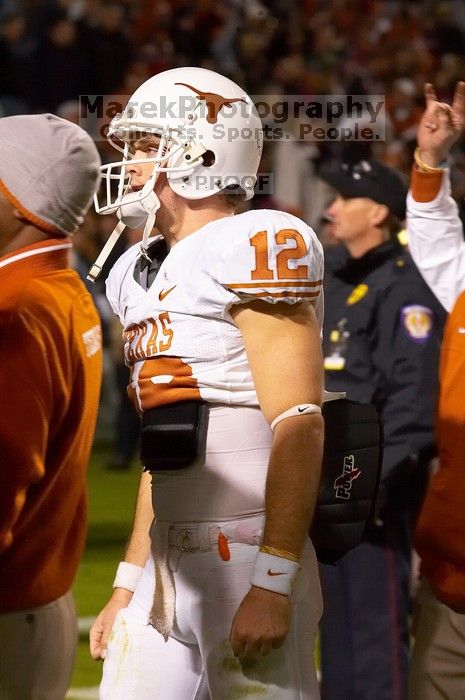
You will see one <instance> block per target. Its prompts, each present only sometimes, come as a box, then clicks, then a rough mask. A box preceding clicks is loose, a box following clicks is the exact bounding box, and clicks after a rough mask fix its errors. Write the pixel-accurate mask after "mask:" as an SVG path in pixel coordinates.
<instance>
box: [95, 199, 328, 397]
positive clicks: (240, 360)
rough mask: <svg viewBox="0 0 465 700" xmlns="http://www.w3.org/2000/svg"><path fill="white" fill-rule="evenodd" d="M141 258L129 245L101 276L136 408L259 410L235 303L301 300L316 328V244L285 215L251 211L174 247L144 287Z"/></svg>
mask: <svg viewBox="0 0 465 700" xmlns="http://www.w3.org/2000/svg"><path fill="white" fill-rule="evenodd" d="M139 255H140V247H139V245H138V244H137V245H135V246H133V247H132V248H130V249H129V250H128V251H126V253H125V254H124V255H122V256H121V258H120V259H119V260H118V261H117V262H116V264H115V265H114V267H113V269H112V270H111V272H110V274H109V276H108V279H107V296H108V299H109V301H110V304H111V306H112V308H113V310H114V311H115V313H116V314H117V315H118V316H119V317H120V320H121V322H122V324H123V326H124V331H123V337H124V341H125V359H126V363H127V364H128V366H129V367H130V370H131V379H130V388H129V393H130V395H131V397H132V398H133V400H134V402H135V404H136V406H137V408H138V409H139V410H142V411H144V410H147V409H148V408H152V407H154V406H158V405H162V404H166V403H173V402H175V401H181V400H185V399H191V398H197V399H203V400H206V401H212V402H218V403H228V404H231V403H232V404H238V405H246V406H258V400H257V396H256V393H255V389H254V385H253V381H252V375H251V372H250V368H249V366H248V362H247V356H246V352H245V348H244V345H243V342H242V336H241V334H240V332H239V330H238V328H237V327H236V325H235V324H234V322H233V320H232V318H231V316H230V313H229V310H230V308H231V307H232V306H233V305H234V304H241V303H245V302H248V301H250V300H252V299H261V300H263V301H265V302H268V303H271V304H274V303H277V302H286V303H288V304H295V303H297V302H301V301H307V302H310V303H312V304H313V305H314V307H315V312H316V316H317V319H318V322H319V323H320V325H321V321H322V308H323V300H322V293H321V284H322V279H323V252H322V248H321V244H320V243H319V241H318V239H317V237H316V235H315V233H314V232H313V230H312V229H311V228H310V227H309V226H307V225H306V224H305V223H304V222H303V221H301V220H300V219H298V218H296V217H294V216H291V215H290V214H287V213H284V212H278V211H271V210H255V211H249V212H245V213H244V214H239V215H237V216H232V217H226V218H224V219H220V220H217V221H214V222H211V223H209V224H207V225H206V226H204V227H202V228H201V229H199V230H198V231H196V232H194V233H192V234H190V235H189V236H187V237H186V238H183V239H182V240H180V241H178V242H177V243H176V245H175V246H173V248H172V249H171V250H170V252H169V254H168V255H167V257H166V258H165V260H164V261H163V263H162V264H161V267H160V269H159V271H158V274H157V276H156V278H155V279H154V281H153V282H152V284H151V286H150V287H149V288H148V289H147V290H145V289H144V288H143V287H142V286H141V285H140V284H139V283H138V282H137V281H136V279H135V278H134V267H135V264H136V261H137V259H138V257H139Z"/></svg>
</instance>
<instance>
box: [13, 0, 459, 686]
mask: <svg viewBox="0 0 465 700" xmlns="http://www.w3.org/2000/svg"><path fill="white" fill-rule="evenodd" d="M185 65H196V66H202V67H205V68H209V69H212V70H217V71H219V72H220V73H223V74H225V75H228V76H229V77H231V78H232V79H233V80H235V81H236V82H238V83H239V84H241V85H242V86H243V87H244V88H245V89H246V90H247V91H248V92H249V93H250V94H251V95H270V96H271V95H272V96H275V99H281V97H282V96H284V95H305V96H311V95H322V94H328V95H331V94H332V95H346V94H352V95H370V94H377V95H385V100H386V102H385V105H386V122H385V127H386V139H385V140H384V141H382V142H378V143H376V144H375V145H374V146H373V148H371V147H370V145H369V144H366V143H365V144H361V143H357V142H354V143H351V144H349V145H345V146H342V145H341V144H337V143H327V142H323V143H312V142H305V143H302V142H295V141H293V142H290V143H287V144H282V143H271V142H268V143H266V144H265V152H264V160H263V164H262V166H261V170H262V172H264V173H268V172H271V173H273V176H274V180H273V182H274V189H273V191H272V192H271V193H266V194H261V195H259V196H258V197H257V198H256V200H254V202H255V203H254V206H267V207H271V208H272V207H276V208H282V209H286V210H288V211H290V212H292V213H294V214H297V215H300V216H302V217H303V218H305V219H306V220H307V221H308V222H309V223H311V224H312V225H313V226H314V227H315V228H316V230H317V232H318V233H319V235H320V236H321V237H322V238H323V240H324V242H325V243H326V244H330V242H331V231H330V225H329V224H328V222H326V221H325V220H324V208H325V206H326V204H327V202H328V198H329V196H330V193H329V192H328V191H327V190H326V189H325V186H323V185H322V183H321V181H320V180H319V179H318V170H319V168H320V167H321V165H322V164H323V163H327V162H328V161H337V160H339V161H340V160H341V159H347V158H351V159H357V160H358V159H360V158H363V157H368V156H369V155H373V156H375V157H377V158H379V159H380V160H382V161H384V162H386V163H387V164H389V165H392V166H394V167H397V168H398V169H399V170H400V171H401V172H402V173H403V175H404V176H405V177H406V178H407V177H408V173H409V169H410V164H411V159H412V152H413V146H414V138H415V129H416V124H417V123H418V120H419V116H420V115H421V113H422V111H423V84H424V82H425V81H430V82H433V83H434V85H435V87H436V91H437V94H438V97H439V99H444V100H449V99H450V97H451V95H452V93H453V89H454V86H455V83H456V81H457V80H459V79H464V78H465V4H464V3H463V2H461V0H451V1H450V2H438V1H435V0H430V1H420V0H417V1H416V2H415V1H413V2H412V1H410V2H396V1H394V0H392V1H385V0H334V1H333V2H331V1H327V0H324V1H322V0H321V1H319V0H267V1H265V0H224V1H223V2H222V3H218V2H215V1H214V0H197V1H193V0H157V1H153V0H120V1H111V0H109V1H105V0H56V1H54V0H0V116H9V115H13V114H20V113H25V112H42V111H51V112H55V113H58V114H59V115H60V116H63V117H65V118H69V119H72V120H74V121H77V122H79V120H80V113H79V104H78V102H77V100H78V97H79V95H96V94H102V95H112V94H117V95H127V96H129V95H130V94H131V93H132V92H133V91H134V89H135V88H136V87H137V86H138V85H139V84H140V83H142V82H143V81H144V80H146V79H147V78H148V77H150V76H151V75H153V74H155V73H158V72H160V71H162V70H166V69H168V68H173V67H178V66H185ZM97 145H98V147H99V150H100V151H101V156H102V160H103V161H107V160H108V159H109V156H110V152H109V151H108V147H107V145H106V144H105V143H104V142H103V141H99V142H98V144H97ZM453 160H454V168H453V170H452V174H453V183H452V185H453V194H454V196H455V198H456V199H457V200H458V202H459V207H460V210H461V212H462V214H463V212H464V206H463V201H464V196H465V154H464V150H463V144H459V146H458V147H457V148H456V149H455V152H454V154H453ZM112 225H113V221H112V219H111V217H104V218H102V217H97V216H96V215H95V214H94V213H92V212H91V213H89V215H88V217H87V219H86V222H85V225H84V227H83V229H82V231H81V232H80V233H79V234H78V235H77V237H76V251H75V266H76V269H77V270H78V271H79V272H80V274H82V276H83V277H85V274H86V272H87V269H88V267H89V265H90V263H91V262H92V261H93V259H94V258H95V257H96V255H97V253H98V251H99V249H100V247H101V243H102V241H103V240H105V239H106V237H107V235H108V233H109V231H110V230H111V228H112ZM130 235H131V236H132V239H133V240H134V239H136V238H137V236H138V232H135V233H131V234H130ZM127 242H130V241H127ZM91 291H92V293H93V294H94V298H95V300H96V303H97V306H98V308H99V310H100V312H101V315H102V322H103V325H104V337H105V354H106V359H105V378H104V387H103V391H102V405H101V411H100V417H99V424H98V430H97V435H96V440H95V446H94V450H93V454H92V459H91V463H90V466H89V497H90V523H89V536H88V542H87V547H86V552H85V556H84V559H83V562H82V564H81V567H80V570H79V574H78V577H77V581H76V585H75V587H74V592H75V596H76V601H77V607H78V612H79V616H80V623H81V628H82V635H81V641H80V644H79V652H78V657H77V662H76V669H75V674H74V678H73V683H72V685H73V689H72V690H71V691H70V694H69V697H70V698H73V699H74V700H79V698H95V697H97V696H96V689H95V686H96V685H97V683H98V680H99V676H100V666H99V664H96V663H95V662H93V661H91V659H90V657H89V656H88V652H87V639H86V629H87V627H88V624H89V618H91V617H92V616H94V615H95V614H96V613H97V612H98V611H99V610H100V608H101V606H102V605H103V604H104V602H105V601H106V599H107V597H108V594H109V591H110V586H111V582H112V578H113V574H114V567H115V563H116V562H117V561H119V559H120V558H121V553H122V550H123V548H124V543H125V541H126V538H127V535H128V532H129V528H130V523H131V519H132V513H133V507H134V498H135V491H136V488H137V481H138V469H137V459H136V457H135V456H134V455H135V452H136V449H137V445H136V441H135V439H134V438H133V437H131V435H130V436H129V437H128V438H127V439H126V441H125V440H124V439H123V440H121V438H122V437H124V435H122V433H123V432H124V431H122V429H121V427H120V426H121V425H126V421H128V420H130V419H129V418H128V414H127V412H126V411H127V406H126V405H125V404H123V412H122V414H119V408H118V407H119V404H120V402H121V401H124V395H123V385H124V370H122V365H121V345H120V339H119V336H120V332H119V329H118V327H117V325H116V324H115V322H114V321H113V320H112V318H111V314H110V313H109V309H108V307H107V305H106V302H105V298H104V289H103V285H97V286H96V287H93V288H92V290H91ZM118 419H119V423H118ZM109 467H113V468H112V469H109Z"/></svg>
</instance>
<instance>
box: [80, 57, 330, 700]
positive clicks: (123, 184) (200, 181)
mask: <svg viewBox="0 0 465 700" xmlns="http://www.w3.org/2000/svg"><path fill="white" fill-rule="evenodd" d="M109 138H110V140H111V141H112V142H113V143H115V145H116V146H117V147H118V148H120V150H121V151H122V153H123V155H122V159H121V161H120V162H118V163H110V164H109V165H107V166H104V169H103V170H104V175H106V177H107V187H106V189H105V196H106V200H105V202H104V203H103V204H101V203H98V204H97V208H98V210H99V211H100V212H101V213H107V212H112V211H116V213H117V215H118V216H119V218H120V219H121V224H120V225H119V227H117V228H118V230H117V231H116V233H115V236H117V235H118V233H119V231H120V230H121V228H122V227H123V226H124V225H129V226H139V225H141V223H144V222H145V230H144V236H143V240H142V242H141V244H137V245H135V246H133V247H132V248H130V249H129V250H128V251H127V252H126V253H125V254H124V255H123V256H122V257H121V258H120V259H119V260H118V261H117V263H116V264H115V265H114V267H113V269H112V270H111V272H110V274H109V276H108V279H107V295H108V299H109V301H110V304H111V305H112V307H113V309H114V311H115V313H116V314H117V315H118V316H119V318H120V320H121V323H122V324H123V327H124V331H123V335H124V339H125V354H126V363H127V365H128V367H129V372H130V379H129V388H128V390H129V394H130V396H131V398H132V400H133V402H134V405H135V407H136V409H137V410H138V411H139V413H140V415H141V417H142V438H141V443H142V450H141V458H142V463H143V466H144V472H143V474H142V478H141V484H140V490H139V496H138V502H137V508H136V514H135V522H134V529H133V533H132V536H131V539H130V543H129V546H128V549H127V552H126V556H125V561H124V562H122V563H120V565H119V567H118V571H117V575H116V579H115V582H114V593H113V595H112V597H111V599H110V601H109V603H108V604H107V605H106V607H105V608H104V609H103V611H102V612H101V613H100V615H99V616H98V618H97V621H96V622H95V624H94V626H93V628H92V630H91V641H90V647H91V654H92V656H93V657H94V658H105V663H104V667H103V680H102V684H101V689H100V697H101V698H102V699H104V700H106V699H110V698H111V700H119V699H121V700H123V699H124V700H126V699H127V698H128V697H131V698H137V700H145V699H147V700H148V699H149V698H150V699H151V700H152V699H153V698H156V697H159V698H163V700H188V699H189V700H191V699H193V698H197V699H198V700H199V699H203V700H208V699H211V700H224V699H225V698H232V697H244V696H245V695H252V694H259V695H260V697H263V698H276V699H277V700H278V699H279V700H297V699H299V700H302V699H303V698H305V699H306V700H314V699H315V698H318V697H319V691H318V684H317V679H316V674H315V669H314V666H313V646H314V641H315V636H316V632H317V625H318V621H319V618H320V615H321V592H320V584H319V579H318V572H317V564H316V557H315V551H314V548H313V545H312V543H311V541H310V539H309V537H308V529H309V524H310V521H311V518H312V514H313V509H314V506H315V501H316V496H317V490H318V483H319V476H320V464H321V455H322V447H323V421H322V417H321V408H320V407H321V402H322V393H323V390H322V375H323V369H322V353H321V344H320V332H321V322H322V307H323V302H322V295H321V282H322V276H323V254H322V248H321V245H320V243H319V241H318V240H317V238H316V235H315V233H314V232H313V230H312V229H310V228H309V227H308V226H307V225H306V224H305V223H304V222H302V221H301V220H300V219H298V218H296V217H294V216H291V215H289V214H286V213H283V212H279V211H269V210H261V211H260V210H256V211H248V212H245V213H242V214H235V209H236V206H237V204H238V203H239V202H240V201H241V200H242V199H250V198H251V197H252V195H253V188H254V183H255V179H256V172H257V168H258V164H259V160H260V155H261V150H262V129H261V122H260V119H259V117H258V115H257V113H256V110H255V107H254V105H253V102H252V101H251V99H250V97H249V96H248V95H247V94H246V93H245V92H244V91H243V90H242V89H241V88H240V87H238V86H237V85H236V84H235V83H233V82H232V81H230V80H229V79H227V78H224V77H223V76H221V75H218V74H217V73H214V72H212V71H208V70H204V69H200V68H179V69H174V70H169V71H166V72H164V73H161V74H159V75H157V76H155V77H153V78H150V79H149V80H148V81H146V82H145V83H144V84H143V85H142V86H141V87H140V88H139V89H138V90H137V91H136V93H135V94H134V95H133V96H132V98H131V100H130V102H129V104H128V106H127V108H126V109H125V111H124V112H123V114H122V115H119V116H117V117H115V119H114V120H113V122H112V124H111V126H110V129H109ZM112 178H116V182H117V192H116V194H115V195H114V199H112V188H111V179H112ZM155 217H156V224H157V228H158V230H159V231H160V233H161V235H157V236H151V232H152V228H153V224H154V221H155ZM109 245H111V243H110V244H109ZM105 255H106V252H105V253H104V254H103V256H101V259H100V260H99V261H97V263H96V266H94V268H93V270H92V273H91V275H92V276H95V275H96V274H98V272H99V270H100V267H101V261H102V259H103V258H104V257H105ZM154 513H155V518H154ZM149 530H150V536H149ZM148 623H150V624H148ZM110 629H111V634H110V636H109V632H110Z"/></svg>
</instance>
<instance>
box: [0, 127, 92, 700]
mask: <svg viewBox="0 0 465 700" xmlns="http://www.w3.org/2000/svg"><path fill="white" fill-rule="evenodd" d="M0 152H1V159H0V397H1V401H2V410H1V412H0V697H1V698H3V700H25V699H26V698H30V699H31V700H32V698H34V699H36V700H39V698H44V699H45V698H46V699H47V700H63V697H64V696H65V693H66V690H67V688H68V684H69V680H70V677H71V672H72V667H73V661H74V652H75V647H76V642H77V625H76V616H75V612H74V606H73V601H72V597H71V593H70V588H71V585H72V583H73V579H74V576H75V574H76V570H77V567H78V564H79V560H80V558H81V554H82V550H83V547H84V539H85V535H86V519H87V518H86V501H87V499H86V477H85V472H86V467H87V462H88V458H89V452H90V448H91V445H92V439H93V434H94V427H95V421H96V417H97V408H98V400H99V390H100V379H101V365H102V349H101V329H100V321H99V317H98V314H97V311H96V309H95V306H94V304H93V302H92V299H91V297H90V295H89V293H88V292H87V291H86V289H85V287H84V285H83V283H82V282H81V280H80V279H79V277H78V275H77V273H76V272H74V270H72V269H70V266H69V262H68V255H69V253H70V249H71V247H72V241H71V238H70V235H71V234H73V232H74V231H75V230H76V229H77V228H78V226H79V225H80V224H81V223H82V220H83V217H84V214H85V212H86V211H87V209H88V207H89V205H90V203H91V200H92V195H93V193H94V190H95V188H96V186H97V184H98V181H99V166H100V158H99V155H98V153H97V149H96V148H95V146H94V144H93V142H92V140H91V139H90V137H89V136H88V135H87V134H86V133H85V132H84V131H83V130H82V129H81V128H79V127H78V126H76V125H74V124H71V122H68V121H66V120H64V119H60V118H58V117H55V116H54V115H52V114H39V115H34V116H15V117H7V118H4V119H0Z"/></svg>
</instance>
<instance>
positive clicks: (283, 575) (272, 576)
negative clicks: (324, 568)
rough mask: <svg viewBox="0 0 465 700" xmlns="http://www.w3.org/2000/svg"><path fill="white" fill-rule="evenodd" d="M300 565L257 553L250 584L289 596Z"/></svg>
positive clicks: (272, 555)
mask: <svg viewBox="0 0 465 700" xmlns="http://www.w3.org/2000/svg"><path fill="white" fill-rule="evenodd" d="M299 568H300V565H299V563H298V562H296V561H291V560H290V559H284V557H277V556H275V555H274V554H267V553H266V552H258V554H257V558H256V560H255V565H254V568H253V571H252V577H251V579H250V583H251V584H252V586H258V588H266V589H267V590H268V591H274V592H275V593H282V594H283V595H291V593H292V586H293V584H294V579H295V577H296V575H297V572H298V570H299Z"/></svg>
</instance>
